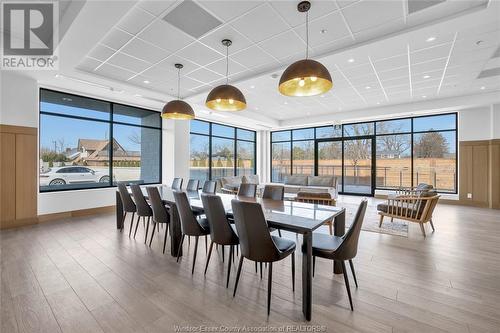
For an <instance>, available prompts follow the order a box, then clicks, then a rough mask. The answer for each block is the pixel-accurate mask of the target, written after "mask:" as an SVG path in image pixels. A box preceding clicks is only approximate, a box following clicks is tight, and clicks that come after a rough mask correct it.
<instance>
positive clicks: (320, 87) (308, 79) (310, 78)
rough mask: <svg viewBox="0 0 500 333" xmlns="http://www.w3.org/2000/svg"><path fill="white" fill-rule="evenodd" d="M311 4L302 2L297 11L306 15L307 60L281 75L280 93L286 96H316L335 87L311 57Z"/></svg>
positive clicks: (295, 64) (325, 70)
mask: <svg viewBox="0 0 500 333" xmlns="http://www.w3.org/2000/svg"><path fill="white" fill-rule="evenodd" d="M310 8H311V3H310V2H309V1H302V2H300V3H299V4H298V6H297V9H298V11H299V12H301V13H306V58H305V59H303V60H299V61H296V62H294V63H293V64H291V65H290V66H288V68H287V69H286V70H285V72H283V75H281V78H280V83H279V91H280V93H281V94H283V95H286V96H315V95H320V94H324V93H325V92H327V91H328V90H330V89H331V88H332V86H333V83H332V77H331V76H330V73H329V72H328V69H326V67H325V66H323V65H322V64H321V63H319V62H317V61H315V60H311V59H308V57H309V13H308V11H309V9H310Z"/></svg>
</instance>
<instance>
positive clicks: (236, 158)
mask: <svg viewBox="0 0 500 333" xmlns="http://www.w3.org/2000/svg"><path fill="white" fill-rule="evenodd" d="M193 120H196V121H199V122H203V123H206V124H208V134H205V133H199V132H193V131H192V130H191V127H190V128H189V140H191V135H199V136H204V137H207V138H208V179H207V180H214V179H213V177H212V138H220V139H226V140H232V141H233V143H234V167H233V176H237V170H238V163H237V161H238V141H244V142H250V143H253V144H254V156H253V158H254V165H253V172H254V174H256V173H257V131H254V130H250V129H247V128H242V127H236V126H230V125H226V124H221V123H216V122H212V121H207V120H202V119H193ZM193 120H191V121H193ZM212 125H219V126H225V127H231V128H232V129H233V131H234V137H227V136H220V135H214V134H213V132H212ZM238 129H240V130H245V131H250V132H253V134H254V139H253V141H252V140H247V139H239V138H238ZM189 155H191V147H189ZM189 161H190V162H191V157H190V158H189ZM189 169H191V165H190V166H189Z"/></svg>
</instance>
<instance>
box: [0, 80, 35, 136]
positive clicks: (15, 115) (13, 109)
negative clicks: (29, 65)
mask: <svg viewBox="0 0 500 333" xmlns="http://www.w3.org/2000/svg"><path fill="white" fill-rule="evenodd" d="M0 78H1V79H0V87H1V91H2V93H1V104H0V105H1V109H0V123H2V124H6V125H14V126H27V127H38V87H37V83H36V81H35V80H33V79H31V78H29V77H26V76H21V75H17V74H14V72H9V71H0Z"/></svg>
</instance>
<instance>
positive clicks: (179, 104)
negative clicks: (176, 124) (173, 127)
mask: <svg viewBox="0 0 500 333" xmlns="http://www.w3.org/2000/svg"><path fill="white" fill-rule="evenodd" d="M182 67H184V66H183V65H182V64H175V68H177V69H178V82H177V99H176V100H173V101H170V102H168V103H167V104H165V106H164V107H163V110H162V111H161V117H162V118H165V119H184V120H189V119H194V111H193V108H192V107H191V106H190V105H189V104H188V103H186V102H184V101H181V100H180V98H179V96H180V84H181V83H180V82H181V68H182Z"/></svg>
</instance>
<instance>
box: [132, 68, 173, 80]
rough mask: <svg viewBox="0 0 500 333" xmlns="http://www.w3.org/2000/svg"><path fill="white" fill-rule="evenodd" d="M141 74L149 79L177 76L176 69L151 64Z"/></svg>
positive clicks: (167, 78) (165, 78)
mask: <svg viewBox="0 0 500 333" xmlns="http://www.w3.org/2000/svg"><path fill="white" fill-rule="evenodd" d="M141 76H144V77H146V78H147V79H148V80H149V81H165V80H171V79H173V78H176V77H177V70H176V69H175V68H174V67H173V66H172V68H165V67H161V66H159V65H156V66H153V67H151V68H150V69H147V70H146V71H144V72H143V73H142V74H141Z"/></svg>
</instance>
